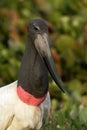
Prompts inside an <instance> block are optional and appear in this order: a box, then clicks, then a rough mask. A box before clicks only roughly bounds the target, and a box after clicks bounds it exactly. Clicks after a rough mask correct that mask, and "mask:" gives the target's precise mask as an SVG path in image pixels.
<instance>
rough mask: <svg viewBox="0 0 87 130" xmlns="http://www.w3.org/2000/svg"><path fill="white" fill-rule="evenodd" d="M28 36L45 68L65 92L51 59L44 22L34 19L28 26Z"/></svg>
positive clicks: (46, 28)
mask: <svg viewBox="0 0 87 130" xmlns="http://www.w3.org/2000/svg"><path fill="white" fill-rule="evenodd" d="M28 35H29V37H31V39H32V40H33V44H34V46H35V48H36V50H37V52H38V54H39V55H40V56H41V58H42V59H43V61H44V62H45V64H46V67H47V69H48V71H49V73H50V74H51V76H52V78H53V79H54V81H55V83H56V84H57V85H58V87H59V88H60V89H61V90H62V91H63V92H65V89H64V88H63V84H62V81H61V79H60V77H59V75H58V73H57V70H56V67H55V64H54V61H53V58H52V56H51V52H50V48H49V40H48V27H47V24H46V23H45V21H44V20H42V19H34V20H32V21H31V22H30V23H29V25H28Z"/></svg>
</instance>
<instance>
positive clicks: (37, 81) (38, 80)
mask: <svg viewBox="0 0 87 130" xmlns="http://www.w3.org/2000/svg"><path fill="white" fill-rule="evenodd" d="M19 86H22V88H23V89H24V90H25V91H26V92H27V93H29V94H31V95H33V96H34V97H35V98H41V97H44V96H45V95H46V93H47V91H48V72H47V68H46V66H45V63H44V61H43V59H42V58H41V57H40V56H39V54H38V53H37V51H36V49H35V47H34V45H33V43H31V42H29V40H28V43H27V46H26V49H25V52H24V56H23V59H22V63H21V67H20V71H19V76H18V87H19Z"/></svg>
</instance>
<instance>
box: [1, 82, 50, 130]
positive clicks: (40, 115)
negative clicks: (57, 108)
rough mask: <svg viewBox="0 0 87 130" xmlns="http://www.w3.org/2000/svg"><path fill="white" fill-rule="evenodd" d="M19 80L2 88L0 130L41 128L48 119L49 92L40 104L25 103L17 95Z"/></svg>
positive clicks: (37, 129)
mask: <svg viewBox="0 0 87 130" xmlns="http://www.w3.org/2000/svg"><path fill="white" fill-rule="evenodd" d="M16 90H17V81H15V82H13V83H11V84H9V85H7V86H4V87H2V88H0V113H1V114H0V130H31V129H35V130H39V129H40V128H41V126H42V122H45V121H46V120H47V119H48V115H49V111H50V96H49V92H48V94H47V97H46V99H45V100H44V102H43V103H41V105H40V106H31V105H27V104H25V103H23V102H22V101H21V100H20V99H19V97H18V95H17V92H16Z"/></svg>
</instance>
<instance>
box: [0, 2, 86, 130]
mask: <svg viewBox="0 0 87 130" xmlns="http://www.w3.org/2000/svg"><path fill="white" fill-rule="evenodd" d="M33 18H43V19H45V20H46V21H47V24H48V28H49V33H50V41H51V46H52V55H53V58H54V61H55V63H56V67H57V69H58V72H59V74H60V76H61V77H62V80H63V83H64V87H65V89H66V90H67V91H68V92H69V96H68V95H67V94H63V93H62V92H61V91H60V90H59V89H58V88H57V86H56V85H55V83H54V82H53V81H52V79H51V78H50V83H49V91H50V94H51V98H52V101H51V114H50V120H49V123H48V124H47V125H46V126H45V127H44V128H42V129H41V130H87V1H86V0H83V1H82V0H71V1H70V0H55V1H54V0H32V1H29V0H0V86H2V85H5V84H8V83H10V82H12V81H14V80H16V79H17V76H18V70H19V67H20V61H21V58H22V55H23V52H24V48H25V44H26V41H27V40H26V39H27V35H26V30H27V24H28V22H29V21H30V20H31V19H33Z"/></svg>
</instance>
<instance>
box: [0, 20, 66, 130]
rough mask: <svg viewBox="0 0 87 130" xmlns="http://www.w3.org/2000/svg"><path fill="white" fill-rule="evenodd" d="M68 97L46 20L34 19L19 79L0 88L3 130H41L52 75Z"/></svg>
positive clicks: (48, 113)
mask: <svg viewBox="0 0 87 130" xmlns="http://www.w3.org/2000/svg"><path fill="white" fill-rule="evenodd" d="M48 74H50V75H51V76H52V78H53V80H54V81H55V83H56V84H57V86H58V87H59V88H60V89H61V90H62V91H63V92H64V93H65V92H66V90H65V89H64V87H63V83H62V80H61V78H60V76H59V74H58V72H57V69H56V67H55V63H54V60H53V58H52V55H51V51H50V43H49V39H48V26H47V24H46V22H45V20H43V19H40V18H36V19H32V20H31V21H30V22H29V24H28V26H27V42H26V47H25V51H24V54H23V58H22V61H21V65H20V68H19V73H18V79H17V80H16V81H14V82H12V83H10V84H8V85H5V86H2V87H1V88H0V113H1V116H0V130H39V129H40V128H41V127H43V125H44V124H45V123H46V122H47V121H48V119H49V115H50V93H49V75H48Z"/></svg>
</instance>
